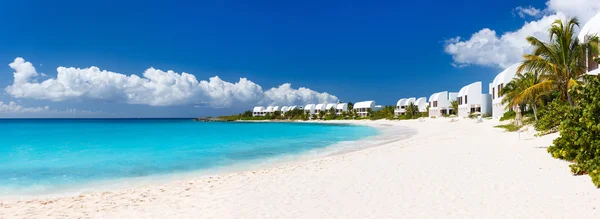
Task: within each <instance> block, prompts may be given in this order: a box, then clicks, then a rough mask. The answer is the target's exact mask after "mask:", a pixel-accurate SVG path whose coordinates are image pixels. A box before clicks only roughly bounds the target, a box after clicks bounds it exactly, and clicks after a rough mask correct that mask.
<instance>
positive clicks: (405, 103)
mask: <svg viewBox="0 0 600 219" xmlns="http://www.w3.org/2000/svg"><path fill="white" fill-rule="evenodd" d="M416 100H417V99H416V98H414V97H411V98H408V99H406V102H404V105H405V106H408V105H410V103H414V102H415V101H416Z"/></svg>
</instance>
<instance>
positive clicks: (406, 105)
mask: <svg viewBox="0 0 600 219" xmlns="http://www.w3.org/2000/svg"><path fill="white" fill-rule="evenodd" d="M415 101H417V98H414V97H411V98H408V99H406V101H404V112H402V115H404V114H406V108H407V107H408V106H409V105H410V104H411V103H412V104H415Z"/></svg>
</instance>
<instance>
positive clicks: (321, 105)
mask: <svg viewBox="0 0 600 219" xmlns="http://www.w3.org/2000/svg"><path fill="white" fill-rule="evenodd" d="M326 106H327V104H325V103H319V104H317V105H316V106H315V114H317V115H319V113H320V112H321V111H323V112H327V108H325V107H326Z"/></svg>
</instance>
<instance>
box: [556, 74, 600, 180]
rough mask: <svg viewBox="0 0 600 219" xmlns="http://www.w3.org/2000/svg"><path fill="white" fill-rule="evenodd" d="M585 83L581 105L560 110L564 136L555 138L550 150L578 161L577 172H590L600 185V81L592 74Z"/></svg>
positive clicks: (573, 170)
mask: <svg viewBox="0 0 600 219" xmlns="http://www.w3.org/2000/svg"><path fill="white" fill-rule="evenodd" d="M587 79H588V84H586V85H583V86H582V90H581V93H580V98H579V100H580V102H579V106H578V107H576V108H573V109H569V110H568V111H567V113H560V115H562V118H554V119H556V120H559V121H561V120H564V121H562V122H561V123H560V125H559V127H558V130H559V131H560V136H559V137H558V138H556V139H554V141H553V145H552V146H550V147H549V148H548V152H549V153H550V154H552V156H553V157H555V158H559V159H564V160H568V161H572V162H574V164H573V165H571V166H570V167H571V171H572V172H573V173H574V174H586V173H587V174H589V175H590V177H591V178H592V182H593V183H594V185H596V186H600V116H599V115H600V102H599V101H600V80H599V79H598V78H596V77H591V76H588V78H587Z"/></svg>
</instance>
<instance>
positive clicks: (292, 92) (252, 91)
mask: <svg viewBox="0 0 600 219" xmlns="http://www.w3.org/2000/svg"><path fill="white" fill-rule="evenodd" d="M9 66H10V67H11V68H12V69H14V71H15V72H14V83H13V84H12V85H10V86H8V87H6V88H5V91H6V92H7V93H8V94H10V95H11V96H13V97H15V98H31V99H41V100H52V101H63V100H72V99H82V100H103V101H108V102H123V103H129V104H143V105H151V106H170V105H185V104H190V105H194V104H205V105H206V104H208V105H209V106H211V107H228V106H232V105H234V104H236V105H252V104H257V103H269V104H304V103H307V102H308V101H310V102H313V101H314V102H325V101H331V102H334V101H337V97H335V96H333V95H330V94H327V93H319V92H316V91H313V90H310V89H307V88H300V89H292V88H291V86H290V85H289V84H283V85H281V86H280V87H279V88H277V89H280V90H279V92H284V93H277V94H274V93H273V92H269V91H271V90H273V89H271V90H269V91H267V92H263V90H262V87H261V86H259V85H258V84H255V83H254V82H252V81H250V80H248V79H246V78H240V80H239V81H238V82H235V83H231V82H227V81H224V80H222V79H220V78H219V77H218V76H215V77H211V78H209V79H208V80H201V81H198V80H197V79H196V77H195V76H194V75H192V74H188V73H185V72H183V73H176V72H174V71H166V72H165V71H162V70H160V69H155V68H149V69H147V70H146V71H145V72H144V73H143V75H142V77H140V76H137V75H134V74H132V75H129V76H128V75H125V74H121V73H116V72H111V71H106V70H100V69H99V68H98V67H94V66H92V67H89V68H73V67H68V68H67V67H58V68H57V73H58V74H57V76H56V78H49V79H46V80H43V81H41V82H37V81H36V80H37V79H39V78H37V77H38V73H37V72H36V70H35V68H34V67H33V65H32V64H31V63H30V62H27V61H25V60H24V59H23V58H16V59H15V61H14V62H12V63H10V64H9ZM281 88H285V89H281ZM274 89H275V88H274ZM278 96H285V97H286V98H283V99H282V98H279V97H278Z"/></svg>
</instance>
